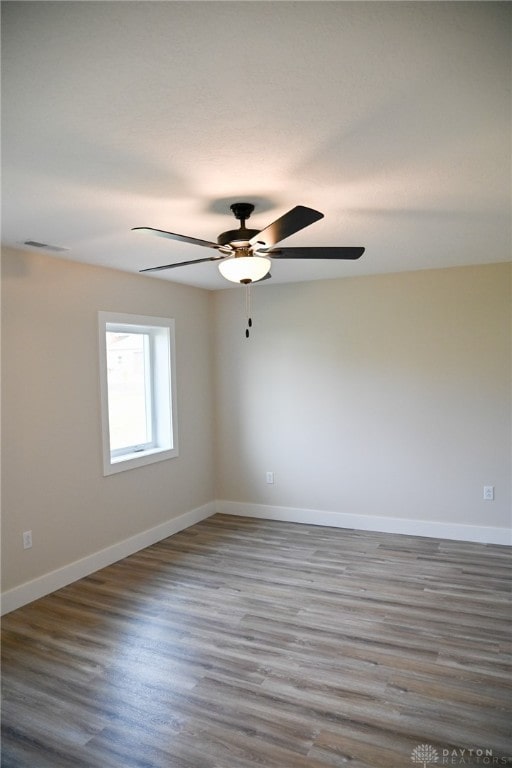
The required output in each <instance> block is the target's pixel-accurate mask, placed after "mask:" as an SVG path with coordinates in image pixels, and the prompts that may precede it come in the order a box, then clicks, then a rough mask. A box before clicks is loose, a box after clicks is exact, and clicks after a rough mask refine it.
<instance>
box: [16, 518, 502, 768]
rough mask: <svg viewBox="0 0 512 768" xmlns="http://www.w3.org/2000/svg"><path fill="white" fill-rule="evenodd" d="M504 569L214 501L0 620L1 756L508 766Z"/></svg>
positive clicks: (462, 548)
mask: <svg viewBox="0 0 512 768" xmlns="http://www.w3.org/2000/svg"><path fill="white" fill-rule="evenodd" d="M511 572H512V562H511V556H510V549H508V548H506V547H500V546H493V545H482V544H468V543H461V542H450V541H444V540H438V539H435V540H434V539H426V538H419V537H413V536H397V535H390V534H379V533H369V532H361V531H351V530H350V531H349V530H338V529H333V528H321V527H316V526H309V525H294V524H290V523H281V522H275V521H263V520H254V519H245V518H235V517H231V516H222V515H217V516H215V517H213V518H210V519H209V520H206V521H204V522H202V523H199V524H198V525H196V526H194V527H192V528H189V529H188V530H186V531H183V532H181V533H179V534H177V535H175V536H173V537H171V538H169V539H166V540H165V541H162V542H160V543H159V544H156V545H154V546H152V547H149V548H148V549H146V550H144V551H142V552H140V553H138V554H136V555H134V556H132V557H129V558H127V559H126V560H123V561H121V562H119V563H116V564H115V565H112V566H110V567H108V568H105V569H104V570H102V571H99V572H97V573H96V574H94V575H92V576H90V577H87V578H85V579H82V580H81V581H79V582H76V583H75V584H72V585H70V586H68V587H66V588H64V589H61V590H59V591H58V592H55V593H54V594H52V595H49V596H48V597H45V598H43V599H41V600H38V601H36V602H34V603H32V604H31V605H28V606H25V607H24V608H21V609H19V610H17V611H15V612H13V613H11V614H9V615H8V616H6V617H5V618H4V620H3V644H2V653H3V713H2V721H3V740H2V766H3V768H264V767H268V766H271V767H272V768H325V767H326V766H331V767H332V766H347V768H401V766H409V768H410V767H411V766H414V765H417V766H421V767H422V768H429V766H430V768H432V766H434V765H435V762H434V759H433V758H434V753H433V752H431V762H430V763H428V762H427V763H420V762H417V761H416V762H414V761H413V759H412V750H413V749H415V748H416V747H418V746H419V745H429V746H431V747H432V748H435V749H436V750H437V755H436V757H437V761H436V762H437V765H493V766H494V765H505V764H506V765H512V758H509V756H511V755H512V735H511V733H512V732H511V722H512V717H511V715H512V710H511V694H512V682H511V676H510V660H511V650H512V647H511V646H512V637H511V634H510V628H511V626H510V620H511V600H510V598H511V591H510V586H511V580H510V576H511ZM446 750H449V752H448V753H447V752H446ZM453 750H459V752H458V753H454V752H453ZM460 750H465V752H463V753H461V752H460ZM469 750H473V755H472V756H471V754H470V751H469ZM478 750H483V753H482V754H480V753H478ZM457 754H458V756H456V755H457ZM491 760H492V762H491Z"/></svg>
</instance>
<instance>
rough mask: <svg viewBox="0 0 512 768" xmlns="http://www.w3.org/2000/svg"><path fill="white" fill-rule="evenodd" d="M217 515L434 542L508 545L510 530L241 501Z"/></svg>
mask: <svg viewBox="0 0 512 768" xmlns="http://www.w3.org/2000/svg"><path fill="white" fill-rule="evenodd" d="M216 510H217V512H218V513H223V514H226V515H241V516H243V517H259V518H266V519H268V520H283V521H285V522H289V523H307V524H308V525H325V526H330V527H332V528H352V529H356V530H359V531H376V532H380V533H402V534H406V535H408V536H428V537H430V538H435V539H451V540H454V541H474V542H478V543H481V544H508V545H510V544H512V531H511V530H510V529H508V528H493V527H491V526H484V525H465V524H462V523H442V522H435V521H431V520H411V519H407V518H403V517H378V516H377V515H354V514H350V513H348V512H326V511H321V510H316V509H300V508H294V507H274V506H270V505H266V504H246V503H244V502H242V501H221V500H218V501H217V502H216Z"/></svg>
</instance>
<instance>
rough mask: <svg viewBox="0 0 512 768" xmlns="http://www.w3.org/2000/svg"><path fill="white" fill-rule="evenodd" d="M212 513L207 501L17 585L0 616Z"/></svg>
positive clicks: (4, 596) (5, 599)
mask: <svg viewBox="0 0 512 768" xmlns="http://www.w3.org/2000/svg"><path fill="white" fill-rule="evenodd" d="M215 511H216V505H215V502H213V501H211V502H208V504H204V505H203V506H201V507H197V508H196V509H191V510H189V511H188V512H185V513H184V514H182V515H178V517H174V518H172V519H171V520H168V521H167V522H165V523H162V524H161V525H157V526H156V527H155V528H150V529H149V530H147V531H142V533H138V534H136V535H135V536H131V537H130V538H129V539H124V540H123V541H120V542H118V543H117V544H113V545H112V546H111V547H107V548H106V549H101V550H100V551H99V552H95V553H94V554H92V555H89V556H88V557H84V558H82V559H81V560H75V562H73V563H70V564H69V565H65V566H63V567H62V568H57V570H55V571H51V572H50V573H46V574H45V575H44V576H41V577H39V578H37V579H33V580H32V581H27V582H25V584H20V586H19V587H14V589H10V590H8V591H7V592H4V593H3V594H2V610H1V615H2V616H3V615H4V614H6V613H10V611H14V610H15V609H16V608H21V606H22V605H26V604H27V603H31V602H32V601H33V600H37V599H39V598H40V597H44V596H45V595H48V594H50V592H55V590H56V589H61V588H62V587H65V586H67V585H68V584H71V583H72V582H73V581H77V580H78V579H82V578H83V577H84V576H89V574H91V573H94V571H98V570H99V569H100V568H105V567H106V566H107V565H112V563H115V562H117V561H118V560H122V559H123V558H124V557H128V556H129V555H133V554H134V553H135V552H138V551H139V550H141V549H145V547H149V546H151V544H155V543H156V542H157V541H161V540H162V539H166V538H167V537H168V536H172V535H173V534H174V533H178V531H182V530H183V529H184V528H189V527H190V526H191V525H194V524H195V523H199V522H200V521H201V520H205V519H206V518H207V517H210V516H211V515H213V514H215Z"/></svg>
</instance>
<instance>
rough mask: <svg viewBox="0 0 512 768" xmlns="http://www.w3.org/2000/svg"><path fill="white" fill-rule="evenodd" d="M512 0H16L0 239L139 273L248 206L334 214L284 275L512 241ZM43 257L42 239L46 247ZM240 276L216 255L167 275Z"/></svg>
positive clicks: (200, 253)
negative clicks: (225, 271)
mask: <svg viewBox="0 0 512 768" xmlns="http://www.w3.org/2000/svg"><path fill="white" fill-rule="evenodd" d="M511 12H512V7H511V4H510V3H507V2H498V3H494V2H469V3H466V2H411V3H409V2H322V1H318V2H314V1H313V2H279V1H278V0H274V1H273V2H258V1H257V2H216V1H215V0H212V1H210V2H187V1H186V2H172V1H171V2H151V1H150V2H3V3H2V14H3V24H2V37H3V44H2V59H3V66H2V80H3V83H2V86H3V87H2V124H3V125H2V128H3V131H2V154H3V157H2V171H3V189H4V192H3V206H2V207H3V218H2V242H3V243H4V244H7V245H10V246H15V247H19V245H20V243H23V242H24V241H25V240H27V239H31V240H36V241H39V242H43V243H48V244H51V245H57V246H61V247H65V248H68V249H69V250H68V251H66V252H64V253H62V254H60V257H62V256H64V257H65V258H69V259H74V260H77V261H83V262H87V263H90V264H99V265H105V266H108V267H114V268H117V269H122V270H128V271H131V272H137V271H138V270H139V269H142V268H144V267H149V266H156V265H159V264H167V263H170V262H176V261H182V260H188V259H194V258H203V257H206V256H210V255H212V251H208V250H206V249H203V248H199V247H197V246H194V245H190V244H182V243H178V242H173V241H170V240H163V239H160V238H156V237H151V236H150V235H147V234H144V235H143V234H139V233H134V232H131V231H130V229H131V227H136V226H149V227H156V228H160V229H166V230H171V231H173V232H178V233H183V234H185V235H190V236H193V237H198V238H202V239H206V240H216V237H217V235H218V234H219V232H221V231H223V230H226V229H232V228H235V227H236V226H237V223H236V222H235V220H234V219H233V218H232V216H231V213H230V211H229V205H230V203H232V202H235V201H239V200H241V201H249V202H253V203H255V204H256V210H255V213H254V214H253V216H252V218H251V219H250V221H249V222H248V226H250V227H253V228H257V229H263V228H264V227H265V226H266V225H267V224H269V223H270V222H271V221H273V220H274V219H276V218H277V217H278V216H280V215H281V214H282V213H284V212H285V211H287V210H288V209H289V208H292V207H293V206H295V205H297V204H301V205H306V206H310V207H312V208H317V209H318V210H320V211H322V212H323V213H324V214H325V218H324V219H323V220H322V221H320V222H317V223H316V224H313V225H312V226H311V227H309V228H307V229H305V230H303V231H301V232H299V233H297V234H296V235H294V236H293V237H291V238H289V239H288V240H287V241H286V244H287V245H306V246H313V245H364V246H365V247H366V253H365V254H364V256H363V257H362V258H361V259H360V260H359V261H358V262H334V263H333V262H320V261H314V260H312V261H282V262H279V261H276V262H275V263H274V265H273V267H272V275H273V282H274V283H277V282H293V281H296V280H310V279H319V278H327V277H339V276H347V275H361V274H374V273H383V272H396V271H401V270H411V269H429V268H435V267H448V266H457V265H465V264H476V263H478V264H480V263H485V262H498V261H506V260H510V258H511V189H510V187H511V176H510V173H511V166H510V162H511V140H510V131H511V114H510V109H511V100H510V87H511V77H510V73H511V68H510V67H511V39H512V36H511V17H512V13H511ZM50 253H51V252H50ZM154 279H168V280H174V281H179V282H183V283H188V284H191V285H197V286H201V287H205V288H211V289H215V288H222V287H229V286H230V285H232V284H230V283H227V282H226V281H225V280H224V279H223V278H221V277H220V275H219V273H218V269H217V265H216V264H212V263H207V264H200V265H194V266H188V267H182V268H180V269H175V270H169V271H166V272H159V273H156V275H155V276H154Z"/></svg>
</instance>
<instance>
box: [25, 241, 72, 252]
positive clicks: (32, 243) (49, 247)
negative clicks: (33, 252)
mask: <svg viewBox="0 0 512 768" xmlns="http://www.w3.org/2000/svg"><path fill="white" fill-rule="evenodd" d="M23 245H30V246H32V248H44V249H45V250H46V251H55V252H56V253H60V252H61V251H69V248H62V247H61V246H60V245H49V244H48V243H39V242H38V241H37V240H24V242H23Z"/></svg>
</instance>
